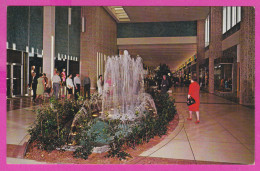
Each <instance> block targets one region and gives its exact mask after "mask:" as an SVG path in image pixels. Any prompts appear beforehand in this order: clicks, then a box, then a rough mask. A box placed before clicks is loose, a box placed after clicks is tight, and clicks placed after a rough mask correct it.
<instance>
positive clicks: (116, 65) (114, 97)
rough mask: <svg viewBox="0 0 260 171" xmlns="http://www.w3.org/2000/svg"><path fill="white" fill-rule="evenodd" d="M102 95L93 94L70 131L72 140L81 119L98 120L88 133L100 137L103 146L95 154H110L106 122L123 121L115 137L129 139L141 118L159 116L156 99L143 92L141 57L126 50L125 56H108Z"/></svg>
mask: <svg viewBox="0 0 260 171" xmlns="http://www.w3.org/2000/svg"><path fill="white" fill-rule="evenodd" d="M102 93H103V94H102V95H101V97H100V95H98V94H93V95H92V97H91V99H90V100H86V101H85V102H84V104H83V106H82V108H81V109H80V110H79V111H78V112H77V114H76V115H75V117H74V119H73V122H72V125H71V132H70V138H71V139H73V137H74V136H75V135H74V131H73V128H75V126H76V125H77V124H78V123H77V122H78V119H79V118H80V117H81V116H83V117H84V116H85V117H87V116H89V115H91V116H93V117H95V118H96V119H95V120H96V121H97V122H96V123H95V124H94V125H93V126H92V127H91V129H90V130H89V131H90V132H96V133H98V134H99V135H98V137H97V140H96V142H97V143H99V144H100V145H99V146H98V147H95V148H94V152H97V151H98V152H104V151H107V150H108V149H109V147H108V144H109V142H110V141H111V140H112V139H113V137H108V135H106V134H105V133H104V132H103V129H104V128H106V127H109V125H108V124H107V123H106V122H104V120H114V119H119V120H121V123H120V124H119V127H120V130H119V131H118V132H116V134H115V135H119V134H121V135H123V136H127V135H128V133H129V132H131V131H132V129H131V128H132V127H133V126H134V125H135V124H140V122H141V120H142V119H140V118H142V117H143V116H144V117H145V115H147V114H152V115H154V116H155V115H156V114H157V110H156V107H155V104H154V101H153V98H152V97H151V95H149V94H147V93H145V92H144V70H143V62H142V58H141V57H139V56H138V57H137V58H136V59H134V58H131V57H130V55H129V54H128V52H127V51H126V50H125V51H124V55H119V56H112V57H108V59H107V62H106V68H105V74H104V88H103V91H102ZM89 109H91V110H89ZM89 111H91V112H92V113H89ZM96 116H99V117H96Z"/></svg>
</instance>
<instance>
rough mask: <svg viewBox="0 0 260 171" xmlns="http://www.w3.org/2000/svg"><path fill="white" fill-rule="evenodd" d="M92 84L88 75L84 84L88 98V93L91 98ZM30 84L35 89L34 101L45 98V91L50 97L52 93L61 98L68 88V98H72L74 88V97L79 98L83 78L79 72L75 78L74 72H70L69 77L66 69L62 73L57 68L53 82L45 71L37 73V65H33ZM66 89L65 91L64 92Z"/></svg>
mask: <svg viewBox="0 0 260 171" xmlns="http://www.w3.org/2000/svg"><path fill="white" fill-rule="evenodd" d="M90 85H91V81H90V78H89V77H88V75H86V77H85V78H84V80H83V86H84V98H86V94H88V98H90ZM29 86H30V87H31V88H32V90H33V101H34V102H36V100H39V99H41V100H44V93H47V94H48V96H49V97H50V96H51V94H53V95H54V96H55V98H56V99H58V98H59V94H61V97H65V94H66V90H67V92H68V93H67V98H68V99H70V98H72V94H73V89H74V97H75V99H76V100H77V99H78V97H79V94H80V88H81V80H80V77H79V74H76V76H75V77H74V79H73V78H72V74H69V75H68V77H67V76H66V73H65V70H63V72H62V73H61V75H60V72H59V71H57V70H55V71H54V75H53V77H52V79H51V83H49V80H48V78H47V76H46V74H45V73H43V74H41V73H40V74H38V75H37V74H36V72H35V66H33V67H32V70H31V81H30V84H29ZM64 90H65V92H64Z"/></svg>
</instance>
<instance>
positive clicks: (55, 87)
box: [52, 71, 61, 100]
mask: <svg viewBox="0 0 260 171" xmlns="http://www.w3.org/2000/svg"><path fill="white" fill-rule="evenodd" d="M59 75H60V73H59V71H56V72H55V73H54V76H53V77H52V84H53V90H54V95H55V98H56V100H57V99H58V98H59V91H60V86H61V79H60V76H59Z"/></svg>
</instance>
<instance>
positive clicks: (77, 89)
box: [74, 74, 81, 100]
mask: <svg viewBox="0 0 260 171" xmlns="http://www.w3.org/2000/svg"><path fill="white" fill-rule="evenodd" d="M80 85H81V81H80V78H79V74H76V77H74V86H75V94H74V96H75V100H78V97H79V95H80Z"/></svg>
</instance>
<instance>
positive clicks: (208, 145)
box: [7, 87, 255, 164]
mask: <svg viewBox="0 0 260 171" xmlns="http://www.w3.org/2000/svg"><path fill="white" fill-rule="evenodd" d="M172 90H173V93H172V94H170V95H172V96H173V97H174V98H175V101H176V102H175V104H176V107H177V113H178V114H179V124H178V126H177V127H176V129H175V130H174V131H172V132H171V133H170V134H169V135H168V136H167V137H166V138H165V139H164V140H163V141H161V142H160V143H159V144H157V145H155V146H154V147H152V148H150V149H147V151H145V152H143V153H142V154H141V155H140V159H139V160H136V163H135V164H150V163H149V162H148V161H151V160H152V161H154V164H156V161H160V160H162V159H165V160H168V163H169V164H171V163H172V164H173V163H174V162H173V161H176V160H181V161H182V164H188V163H189V164H207V163H208V164H213V163H222V164H223V163H224V164H225V163H226V164H231V163H232V164H253V163H254V151H255V150H254V135H255V132H254V127H255V126H254V123H255V119H254V118H255V116H254V109H252V108H248V107H245V106H242V105H238V104H236V103H233V102H231V101H228V100H225V99H223V98H221V97H218V96H216V95H213V94H209V93H205V92H201V105H200V121H201V122H200V123H199V124H195V123H194V122H195V118H196V117H195V114H194V115H193V120H192V121H187V120H186V118H187V116H188V111H187V105H186V102H185V101H186V98H187V91H188V88H187V87H177V88H172ZM23 100H24V101H25V100H26V99H23ZM17 103H18V102H17ZM17 103H16V104H17ZM20 103H22V100H20ZM24 103H25V102H24ZM13 104H14V103H13ZM20 106H21V108H20V109H17V108H15V109H11V108H10V110H9V111H8V112H7V147H8V149H11V148H12V146H22V145H24V143H25V142H26V141H28V139H29V136H28V134H27V130H28V128H29V127H30V126H31V125H32V124H33V122H34V120H35V118H36V114H35V112H33V110H35V109H37V108H38V107H39V106H31V107H26V108H22V107H23V106H22V105H20ZM7 155H8V156H7V163H9V164H11V163H30V164H34V163H35V164H36V163H40V162H36V161H32V160H26V159H18V158H14V156H12V154H10V153H8V150H7ZM16 157H17V156H16ZM18 157H19V156H18ZM171 160H172V161H171Z"/></svg>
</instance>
